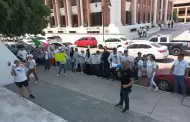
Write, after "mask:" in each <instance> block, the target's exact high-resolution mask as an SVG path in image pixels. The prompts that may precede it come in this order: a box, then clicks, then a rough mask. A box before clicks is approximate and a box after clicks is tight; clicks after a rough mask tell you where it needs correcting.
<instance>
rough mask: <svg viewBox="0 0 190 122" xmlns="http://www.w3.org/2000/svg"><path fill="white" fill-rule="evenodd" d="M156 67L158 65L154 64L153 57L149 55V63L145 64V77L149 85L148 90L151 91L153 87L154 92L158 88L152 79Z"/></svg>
mask: <svg viewBox="0 0 190 122" xmlns="http://www.w3.org/2000/svg"><path fill="white" fill-rule="evenodd" d="M157 67H158V65H157V64H156V62H155V57H154V56H153V55H151V56H150V57H149V61H148V62H147V77H148V81H149V83H150V87H149V89H153V87H155V89H154V90H155V91H158V86H157V85H156V83H155V82H154V77H155V74H156V70H157Z"/></svg>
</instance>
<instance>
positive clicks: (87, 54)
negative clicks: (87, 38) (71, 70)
mask: <svg viewBox="0 0 190 122" xmlns="http://www.w3.org/2000/svg"><path fill="white" fill-rule="evenodd" d="M86 57H87V58H90V50H89V49H86Z"/></svg>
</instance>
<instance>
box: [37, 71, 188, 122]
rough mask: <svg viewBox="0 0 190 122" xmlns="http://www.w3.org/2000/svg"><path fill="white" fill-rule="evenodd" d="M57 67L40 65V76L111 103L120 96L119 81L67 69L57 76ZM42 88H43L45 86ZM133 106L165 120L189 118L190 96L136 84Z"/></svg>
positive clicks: (41, 78)
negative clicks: (45, 68)
mask: <svg viewBox="0 0 190 122" xmlns="http://www.w3.org/2000/svg"><path fill="white" fill-rule="evenodd" d="M57 70H58V69H56V68H52V69H51V71H50V72H46V73H44V72H43V69H42V68H39V77H40V80H42V81H45V82H48V83H51V84H54V85H58V86H61V87H63V88H66V89H70V90H73V91H75V92H78V93H82V94H85V95H88V96H91V97H93V98H96V99H98V100H102V101H105V102H107V103H110V104H116V103H117V102H118V100H119V90H120V83H119V82H118V81H108V80H103V79H101V78H97V79H96V78H94V77H93V76H86V75H85V74H79V73H72V72H68V73H67V76H64V75H63V74H62V75H61V76H60V77H56V73H57ZM42 89H43V88H42ZM130 98H131V99H130V110H131V111H134V112H137V113H140V114H142V115H145V116H148V117H150V118H152V119H155V120H159V121H163V122H189V119H190V116H189V113H190V108H189V107H188V106H190V99H189V98H185V100H182V96H180V95H179V96H176V95H173V94H170V93H166V92H161V91H159V92H154V91H151V90H148V89H147V88H144V87H140V86H134V87H133V91H132V93H131V95H130Z"/></svg>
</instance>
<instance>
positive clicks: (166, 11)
mask: <svg viewBox="0 0 190 122" xmlns="http://www.w3.org/2000/svg"><path fill="white" fill-rule="evenodd" d="M167 16H168V0H165V11H164V22H165V24H167Z"/></svg>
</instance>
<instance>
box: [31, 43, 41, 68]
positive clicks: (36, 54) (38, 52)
mask: <svg viewBox="0 0 190 122" xmlns="http://www.w3.org/2000/svg"><path fill="white" fill-rule="evenodd" d="M32 54H33V56H34V59H35V60H36V63H37V64H38V65H43V51H42V48H41V47H39V46H36V48H35V49H34V50H33V53H32Z"/></svg>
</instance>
